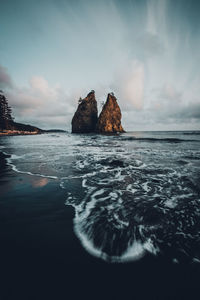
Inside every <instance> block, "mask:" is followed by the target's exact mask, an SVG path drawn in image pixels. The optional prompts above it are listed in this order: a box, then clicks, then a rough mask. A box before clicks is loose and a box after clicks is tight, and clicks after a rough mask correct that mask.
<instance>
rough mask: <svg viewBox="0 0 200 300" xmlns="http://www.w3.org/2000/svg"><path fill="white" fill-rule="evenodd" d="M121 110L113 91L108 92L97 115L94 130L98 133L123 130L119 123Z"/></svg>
mask: <svg viewBox="0 0 200 300" xmlns="http://www.w3.org/2000/svg"><path fill="white" fill-rule="evenodd" d="M121 117H122V115H121V110H120V107H119V105H118V103H117V99H116V97H115V96H114V94H113V93H110V94H108V97H107V100H106V103H105V104H104V106H103V109H102V112H101V114H100V116H99V119H98V122H97V127H96V131H97V132H98V133H117V132H125V131H124V129H123V127H122V125H121Z"/></svg>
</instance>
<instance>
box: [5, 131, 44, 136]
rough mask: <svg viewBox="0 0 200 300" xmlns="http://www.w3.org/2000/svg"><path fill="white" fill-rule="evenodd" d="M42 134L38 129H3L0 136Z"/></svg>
mask: <svg viewBox="0 0 200 300" xmlns="http://www.w3.org/2000/svg"><path fill="white" fill-rule="evenodd" d="M35 134H41V132H38V131H19V130H3V131H1V132H0V136H12V135H35Z"/></svg>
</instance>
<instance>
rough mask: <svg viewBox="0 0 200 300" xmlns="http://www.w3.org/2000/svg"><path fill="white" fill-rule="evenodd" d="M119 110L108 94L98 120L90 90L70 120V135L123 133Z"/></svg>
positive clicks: (94, 99)
mask: <svg viewBox="0 0 200 300" xmlns="http://www.w3.org/2000/svg"><path fill="white" fill-rule="evenodd" d="M121 117H122V115H121V110H120V107H119V105H118V103H117V99H116V97H115V96H114V94H113V93H110V94H108V96H107V100H106V103H105V104H104V105H103V108H102V111H101V113H100V115H99V118H98V110H97V101H96V98H95V92H94V91H93V90H92V91H91V92H90V93H89V94H88V95H87V97H85V98H84V99H81V98H80V100H79V105H78V108H77V110H76V112H75V114H74V116H73V118H72V133H101V134H114V133H118V132H125V131H124V129H123V127H122V125H121Z"/></svg>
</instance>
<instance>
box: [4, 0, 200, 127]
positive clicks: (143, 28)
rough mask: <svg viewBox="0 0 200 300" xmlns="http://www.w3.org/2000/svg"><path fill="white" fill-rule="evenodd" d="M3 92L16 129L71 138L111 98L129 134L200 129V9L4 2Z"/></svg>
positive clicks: (168, 4) (52, 0)
mask: <svg viewBox="0 0 200 300" xmlns="http://www.w3.org/2000/svg"><path fill="white" fill-rule="evenodd" d="M0 2H1V5H0V37H1V38H0V89H2V90H3V91H4V93H5V94H6V96H7V98H8V100H9V103H10V105H11V106H12V107H13V114H14V116H15V119H16V121H18V122H24V123H29V124H33V125H36V126H38V127H41V128H64V129H70V123H71V119H72V116H73V113H74V111H75V109H76V107H77V102H78V99H79V97H80V96H81V97H82V98H83V97H85V96H86V94H87V93H88V92H89V91H90V90H92V89H94V90H95V91H96V99H97V101H98V102H99V103H101V102H102V101H103V100H104V101H105V99H106V95H107V93H109V92H111V91H113V92H114V93H115V95H116V97H117V98H118V102H119V105H120V107H121V110H122V115H123V119H122V122H123V126H124V128H125V129H126V130H192V129H200V17H199V16H200V1H199V0H190V1H189V0H123V1H120V0H113V1H109V0H101V1H92V0H91V1H90V0H32V1H29V0H15V1H13V0H0Z"/></svg>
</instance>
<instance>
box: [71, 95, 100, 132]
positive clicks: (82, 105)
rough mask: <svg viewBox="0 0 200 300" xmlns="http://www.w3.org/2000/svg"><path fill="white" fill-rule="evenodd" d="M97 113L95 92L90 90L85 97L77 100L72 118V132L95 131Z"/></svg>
mask: <svg viewBox="0 0 200 300" xmlns="http://www.w3.org/2000/svg"><path fill="white" fill-rule="evenodd" d="M97 113H98V112H97V101H96V99H95V92H94V91H91V92H90V93H89V94H88V95H87V97H86V98H84V99H81V98H80V100H79V105H78V108H77V110H76V112H75V114H74V116H73V119H72V133H90V132H95V129H96V125H97Z"/></svg>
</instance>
